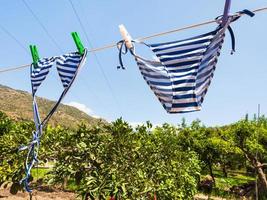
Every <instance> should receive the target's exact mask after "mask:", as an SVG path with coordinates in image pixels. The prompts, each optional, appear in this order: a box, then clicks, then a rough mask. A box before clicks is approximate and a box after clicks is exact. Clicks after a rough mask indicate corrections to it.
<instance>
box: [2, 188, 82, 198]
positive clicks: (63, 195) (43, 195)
mask: <svg viewBox="0 0 267 200" xmlns="http://www.w3.org/2000/svg"><path fill="white" fill-rule="evenodd" d="M76 196H77V195H76V194H74V193H72V192H63V191H59V190H58V191H57V190H55V191H49V192H44V191H35V192H33V198H32V200H75V199H76ZM0 200H30V197H29V194H28V193H26V192H18V193H17V194H16V195H12V194H10V193H9V190H6V189H0Z"/></svg>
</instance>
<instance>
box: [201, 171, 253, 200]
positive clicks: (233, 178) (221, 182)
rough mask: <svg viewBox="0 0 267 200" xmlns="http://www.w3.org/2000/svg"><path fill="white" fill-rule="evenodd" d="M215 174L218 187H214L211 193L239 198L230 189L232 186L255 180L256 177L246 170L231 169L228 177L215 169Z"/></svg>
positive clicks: (228, 197)
mask: <svg viewBox="0 0 267 200" xmlns="http://www.w3.org/2000/svg"><path fill="white" fill-rule="evenodd" d="M214 176H215V181H216V187H214V188H213V190H212V193H211V194H212V195H214V196H217V197H222V198H226V199H237V198H238V197H237V196H236V195H234V194H232V193H231V191H230V188H232V187H233V186H240V185H243V184H246V183H249V182H251V181H255V177H253V176H251V175H249V174H246V173H245V172H244V171H230V172H229V173H228V177H224V175H223V173H222V172H221V171H219V170H214ZM203 177H204V175H203ZM203 177H202V178H203Z"/></svg>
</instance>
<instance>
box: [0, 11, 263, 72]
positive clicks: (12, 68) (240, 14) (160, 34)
mask: <svg viewBox="0 0 267 200" xmlns="http://www.w3.org/2000/svg"><path fill="white" fill-rule="evenodd" d="M261 11H267V7H263V8H258V9H255V10H253V11H252V12H253V13H257V12H261ZM242 15H244V14H243V13H237V14H235V15H234V16H242ZM215 22H217V20H209V21H205V22H202V23H198V24H193V25H189V26H185V27H182V28H176V29H172V30H169V31H164V32H160V33H155V34H152V35H149V36H144V37H140V38H137V39H136V40H137V41H145V40H148V39H151V38H155V37H159V36H162V35H167V34H171V33H175V32H179V31H183V30H187V29H192V28H196V27H200V26H205V25H208V24H212V23H215ZM116 46H117V43H113V44H109V45H106V46H103V47H98V48H93V49H91V50H88V53H92V52H97V51H102V50H105V49H110V48H113V47H116ZM29 66H31V64H25V65H21V66H16V67H6V68H4V69H1V70H0V73H5V72H10V71H16V70H20V69H23V68H27V67H29Z"/></svg>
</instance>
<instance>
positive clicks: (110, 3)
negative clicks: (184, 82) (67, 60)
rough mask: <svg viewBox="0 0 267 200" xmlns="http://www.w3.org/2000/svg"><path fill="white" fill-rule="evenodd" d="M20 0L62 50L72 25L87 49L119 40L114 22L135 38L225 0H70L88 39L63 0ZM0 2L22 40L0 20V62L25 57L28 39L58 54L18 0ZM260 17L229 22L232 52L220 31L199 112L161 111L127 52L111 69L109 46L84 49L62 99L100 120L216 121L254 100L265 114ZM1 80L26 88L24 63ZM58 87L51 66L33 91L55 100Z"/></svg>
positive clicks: (266, 76)
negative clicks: (214, 62)
mask: <svg viewBox="0 0 267 200" xmlns="http://www.w3.org/2000/svg"><path fill="white" fill-rule="evenodd" d="M25 1H26V2H27V4H28V5H29V6H30V7H31V9H32V10H33V11H34V13H35V14H36V16H37V17H38V18H39V20H40V21H41V22H42V23H43V24H44V26H45V28H46V29H47V31H48V32H49V34H50V35H51V36H52V37H53V39H54V40H55V41H56V42H57V43H58V44H59V46H60V49H62V51H63V53H67V52H71V51H75V50H76V47H75V44H74V42H73V40H72V38H71V36H70V33H71V32H72V31H77V32H79V34H80V36H81V39H82V40H83V43H84V44H85V46H87V47H88V48H89V49H90V48H91V46H93V47H101V46H104V45H106V44H110V43H114V42H117V41H119V40H121V37H120V33H119V30H118V25H119V24H124V25H125V26H126V27H127V29H128V31H129V32H130V33H131V35H132V37H133V38H137V37H140V36H146V35H150V34H153V33H157V32H161V31H166V30H169V29H173V28H177V27H182V26H186V25H190V24H193V23H199V22H202V21H206V20H210V19H213V18H215V17H216V16H218V15H221V14H222V10H223V6H224V0H217V1H212V0H199V1H195V0H187V1H175V0H164V1H163V0H145V1H144V0H135V1H125V0H79V1H78V0H73V4H74V6H75V8H76V9H77V11H78V14H79V16H80V17H81V21H82V23H83V24H84V27H85V29H86V33H87V35H88V38H89V40H90V41H89V42H90V44H89V43H88V41H87V40H86V36H85V34H84V32H83V31H82V28H81V26H80V25H79V23H78V19H77V18H76V16H75V14H74V12H73V10H72V8H71V4H70V2H69V1H68V0H57V1H55V0H45V1H44V0H42V1H41V0H38V1H37V0H35V1H34V0H25ZM1 3H2V4H1V7H0V11H1V12H0V25H1V26H2V27H4V29H6V30H8V31H9V32H10V33H11V34H12V35H13V36H15V38H16V39H17V40H18V41H19V42H20V44H21V45H22V47H21V46H20V45H18V43H17V42H16V41H14V39H13V38H11V37H10V36H9V35H8V34H6V32H5V31H3V29H1V28H0V45H1V48H0V60H1V61H0V69H2V68H5V67H9V66H17V65H23V64H28V63H30V62H31V56H30V51H29V50H28V45H29V44H36V45H37V46H38V48H39V53H40V56H41V57H48V56H54V55H59V54H62V51H61V50H60V49H59V48H58V47H57V46H56V45H55V44H54V43H53V42H52V41H51V38H49V37H48V35H47V34H46V32H45V31H44V30H43V29H42V27H41V26H40V25H39V24H38V22H37V20H36V19H35V18H34V17H33V16H32V14H31V13H30V11H29V10H28V9H27V8H26V7H25V5H24V4H23V1H22V0H3V1H2V2H1ZM259 7H267V2H266V1H265V0H257V1H251V0H242V1H233V3H232V8H231V12H236V11H240V10H243V9H251V10H253V9H256V8H259ZM266 21H267V12H261V13H257V14H256V16H255V17H254V18H249V17H246V16H244V17H242V18H241V19H240V20H238V21H237V22H235V23H234V24H233V25H232V27H233V29H234V32H235V36H236V53H235V54H234V55H232V56H231V55H230V50H231V45H230V37H229V35H228V34H227V37H226V42H225V44H224V47H223V50H222V54H221V56H220V58H219V62H218V65H217V69H216V72H215V76H214V79H213V81H212V84H211V87H210V89H209V91H208V94H207V95H206V99H205V101H204V103H203V108H202V111H200V112H193V113H188V114H171V115H170V114H167V113H166V112H165V110H164V109H163V108H162V106H161V104H160V103H159V102H158V100H157V99H156V97H155V96H154V94H153V93H152V91H150V89H149V87H148V86H147V85H146V83H145V82H144V80H143V78H142V77H141V75H140V72H139V71H138V68H137V66H136V64H135V62H134V59H133V57H132V56H130V55H127V56H125V57H124V63H125V65H126V68H127V70H124V71H123V70H117V69H116V66H117V65H118V51H117V49H116V48H113V49H108V50H105V51H101V52H97V53H96V56H97V59H96V57H95V56H94V55H93V54H91V53H90V54H89V55H88V57H87V64H86V65H85V66H84V68H83V70H82V72H81V73H80V75H79V77H78V78H77V81H76V82H75V84H74V86H73V87H72V88H71V90H70V92H69V93H68V95H67V96H66V98H65V99H64V102H65V103H67V104H72V105H75V106H76V107H77V106H78V107H80V108H81V109H83V110H86V112H88V113H90V114H92V115H96V116H101V117H103V118H105V119H107V120H114V119H116V118H118V117H120V116H123V118H124V119H125V120H127V121H129V122H131V123H139V122H145V121H147V120H150V121H151V122H152V123H154V124H161V123H164V122H168V123H173V124H177V123H179V122H181V119H182V118H183V117H184V118H186V120H187V121H189V122H190V121H192V120H194V119H197V118H199V119H200V120H202V121H203V123H204V124H206V125H220V124H226V123H231V122H233V121H236V120H238V119H240V118H241V117H243V116H244V115H245V114H246V113H249V114H250V115H251V116H252V115H253V114H254V113H255V112H257V104H261V113H262V114H267V92H266V84H267V59H266V58H267V50H266V46H267V39H266V35H267V26H266ZM215 27H216V25H215V24H213V25H209V26H205V27H201V28H197V29H192V30H187V31H183V32H178V33H174V34H171V35H166V36H161V37H158V38H155V39H151V40H148V41H146V42H148V43H154V42H165V41H170V40H179V39H184V38H187V37H190V36H194V35H195V34H199V33H204V32H207V31H210V30H213V29H214V28H215ZM25 49H26V50H25ZM97 60H98V61H97ZM99 63H100V66H99ZM100 68H102V70H103V71H104V73H105V75H106V77H107V80H106V79H105V78H104V76H103V73H102V72H101V69H100ZM0 84H4V85H7V86H10V87H13V88H16V89H21V90H26V91H30V79H29V70H27V69H24V70H20V71H15V72H8V73H4V74H0ZM108 84H109V86H108ZM61 91H62V85H61V83H60V81H59V79H58V76H57V75H56V72H55V71H53V70H52V72H51V73H50V76H49V78H48V79H47V80H46V82H44V83H43V85H42V87H40V89H39V91H38V92H39V93H38V95H39V96H42V97H45V98H49V99H52V100H56V99H57V98H58V96H59V93H60V92H61Z"/></svg>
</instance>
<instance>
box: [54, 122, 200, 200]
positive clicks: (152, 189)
mask: <svg viewBox="0 0 267 200" xmlns="http://www.w3.org/2000/svg"><path fill="white" fill-rule="evenodd" d="M150 128H151V124H150V123H147V125H145V126H139V127H137V128H136V130H133V129H132V128H131V127H130V126H129V125H128V124H127V123H126V122H124V121H122V120H121V119H119V120H117V121H115V122H113V123H112V124H110V125H106V126H102V127H101V126H94V127H90V128H87V127H85V126H80V127H79V129H78V131H77V132H71V133H68V134H63V135H61V137H62V138H61V143H60V144H59V146H58V148H59V149H57V150H56V151H55V152H57V155H56V157H57V158H58V159H57V161H58V162H57V163H56V164H55V167H54V170H53V172H52V174H53V179H54V181H55V182H58V183H62V181H64V180H63V179H64V177H68V178H69V179H72V180H75V181H76V184H77V185H78V192H79V194H81V195H82V197H83V198H88V197H89V198H91V199H106V198H107V197H109V196H111V195H114V196H116V197H117V198H122V199H147V197H148V195H153V194H154V193H156V194H157V197H158V198H159V199H192V198H193V195H194V194H195V193H196V185H197V177H198V176H199V171H200V168H199V161H198V158H197V156H196V154H195V153H194V152H192V151H181V149H180V147H179V146H178V143H177V130H176V129H175V128H174V127H167V125H166V126H165V128H157V129H156V130H155V131H151V130H150ZM167 129H168V130H172V132H169V131H168V134H166V130H167Z"/></svg>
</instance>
